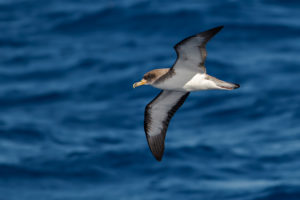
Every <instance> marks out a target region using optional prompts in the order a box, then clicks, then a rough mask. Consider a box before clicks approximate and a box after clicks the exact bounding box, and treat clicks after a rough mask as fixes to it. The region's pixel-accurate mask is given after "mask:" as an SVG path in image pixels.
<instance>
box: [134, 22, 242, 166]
mask: <svg viewBox="0 0 300 200" xmlns="http://www.w3.org/2000/svg"><path fill="white" fill-rule="evenodd" d="M222 28H223V26H220V27H216V28H213V29H210V30H208V31H205V32H202V33H199V34H196V35H193V36H191V37H188V38H186V39H184V40H182V41H181V42H179V43H178V44H176V45H175V47H174V48H175V51H176V53H177V60H176V62H175V64H174V65H173V66H172V67H171V68H163V69H155V70H152V71H149V72H147V73H146V74H145V75H144V77H143V79H142V80H141V81H140V82H137V83H134V84H133V87H134V88H135V87H138V86H141V85H151V86H153V87H155V88H158V89H161V90H162V91H161V92H160V93H159V94H158V95H157V96H156V97H155V98H154V99H153V100H152V101H151V102H150V103H149V104H148V105H147V106H146V109H145V120H144V129H145V133H146V138H147V141H148V145H149V148H150V150H151V152H152V154H153V155H154V157H155V158H156V159H157V160H158V161H160V160H161V159H162V156H163V153H164V142H165V137H166V132H167V128H168V125H169V122H170V120H171V118H172V116H173V115H174V114H175V112H176V111H177V110H178V109H179V108H180V106H181V105H182V104H183V103H184V101H185V100H186V98H187V97H188V96H189V93H190V92H192V91H198V90H212V89H217V90H233V89H236V88H239V85H238V84H235V83H229V82H226V81H222V80H220V79H217V78H215V77H213V76H210V75H208V74H207V73H206V67H205V66H204V63H205V59H206V55H207V53H206V48H205V46H206V43H207V42H208V41H209V39H211V38H212V37H213V36H214V35H215V34H216V33H218V32H219V31H220V30H221V29H222Z"/></svg>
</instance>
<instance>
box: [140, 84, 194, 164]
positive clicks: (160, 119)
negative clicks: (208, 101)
mask: <svg viewBox="0 0 300 200" xmlns="http://www.w3.org/2000/svg"><path fill="white" fill-rule="evenodd" d="M188 94H189V93H188V92H179V91H169V90H163V91H161V92H160V93H159V95H158V96H157V97H156V98H155V99H153V100H152V101H151V102H150V103H149V104H148V105H147V106H146V109H145V122H144V123H145V124H144V127H145V132H146V136H147V141H148V145H149V147H150V150H151V152H152V153H153V155H154V156H155V158H156V159H157V160H161V158H162V156H163V152H164V140H165V136H166V132H167V129H168V125H169V122H170V120H171V118H172V116H173V115H174V114H175V112H176V111H177V110H178V108H179V107H180V106H181V105H182V104H183V103H184V101H185V99H186V98H187V96H188Z"/></svg>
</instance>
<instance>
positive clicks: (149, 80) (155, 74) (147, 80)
mask: <svg viewBox="0 0 300 200" xmlns="http://www.w3.org/2000/svg"><path fill="white" fill-rule="evenodd" d="M168 71H169V69H155V70H152V71H150V72H147V73H146V74H144V76H143V78H142V80H141V81H139V82H136V83H134V84H133V88H136V87H138V86H141V85H151V84H153V83H154V82H155V81H156V80H157V79H158V78H160V77H161V76H162V75H164V74H165V73H167V72H168Z"/></svg>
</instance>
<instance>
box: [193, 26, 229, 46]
mask: <svg viewBox="0 0 300 200" xmlns="http://www.w3.org/2000/svg"><path fill="white" fill-rule="evenodd" d="M223 27H224V26H218V27H215V28H212V29H209V30H207V31H204V32H201V33H199V34H198V36H201V37H204V38H205V42H208V40H210V39H211V38H212V37H213V36H214V35H216V34H217V33H218V32H219V31H220V30H221V29H222V28H223Z"/></svg>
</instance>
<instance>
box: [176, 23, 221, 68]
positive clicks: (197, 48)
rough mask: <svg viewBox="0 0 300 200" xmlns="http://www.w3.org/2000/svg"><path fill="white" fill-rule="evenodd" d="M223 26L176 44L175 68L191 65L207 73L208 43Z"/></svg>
mask: <svg viewBox="0 0 300 200" xmlns="http://www.w3.org/2000/svg"><path fill="white" fill-rule="evenodd" d="M222 28H223V26H219V27H216V28H213V29H210V30H208V31H205V32H201V33H199V34H196V35H193V36H191V37H188V38H186V39H184V40H182V41H181V42H179V43H178V44H176V45H175V46H174V49H175V51H176V53H177V60H176V62H175V65H174V66H173V69H175V70H176V69H178V68H181V67H184V68H186V67H190V68H194V69H197V70H198V71H199V70H200V72H201V73H206V68H205V66H204V63H205V59H206V56H207V52H206V47H205V46H206V43H207V42H208V41H209V40H210V39H211V38H212V37H213V36H214V35H216V34H217V33H218V32H219V31H220V30H221V29H222Z"/></svg>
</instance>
